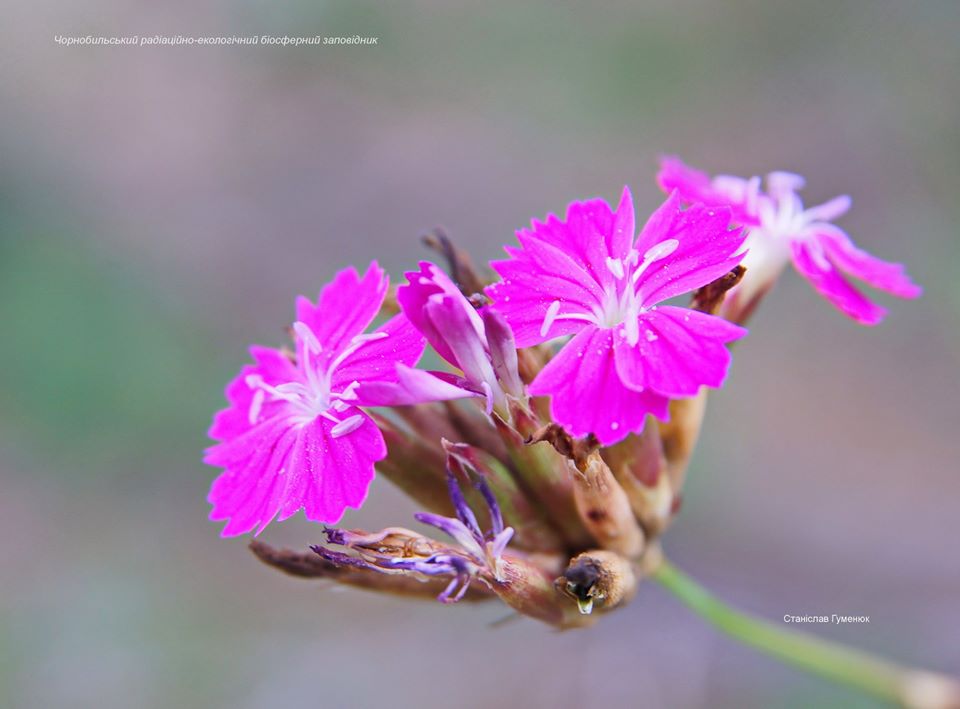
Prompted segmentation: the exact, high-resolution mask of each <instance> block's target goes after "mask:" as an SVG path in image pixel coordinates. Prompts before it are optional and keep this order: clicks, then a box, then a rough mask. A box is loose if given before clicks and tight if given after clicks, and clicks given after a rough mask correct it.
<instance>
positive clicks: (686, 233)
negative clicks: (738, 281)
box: [636, 192, 744, 307]
mask: <svg viewBox="0 0 960 709" xmlns="http://www.w3.org/2000/svg"><path fill="white" fill-rule="evenodd" d="M681 204H682V200H681V199H680V195H679V194H678V193H676V192H674V193H672V194H671V195H670V196H669V197H668V198H667V200H666V201H665V202H664V203H663V204H662V205H661V206H660V207H659V208H658V209H657V211H655V212H654V213H653V215H651V217H650V219H649V220H647V223H646V224H645V225H644V227H643V230H642V231H641V232H640V236H639V237H638V238H637V245H636V249H637V252H638V253H639V255H640V258H641V259H642V258H643V257H644V255H645V254H647V253H649V252H650V250H651V249H653V248H654V247H655V246H657V245H658V244H661V243H663V242H665V241H667V240H671V239H675V240H676V241H677V242H678V244H677V246H676V249H675V250H674V251H673V252H671V253H670V254H669V255H668V256H667V257H665V258H663V259H661V260H659V261H655V262H653V263H652V264H651V265H650V266H649V267H648V268H647V269H646V270H645V271H644V273H643V275H642V276H641V277H640V280H639V282H638V288H639V291H640V293H641V294H642V295H643V305H644V307H650V306H651V305H655V304H656V303H659V302H661V301H664V300H667V299H668V298H672V297H673V296H676V295H680V294H682V293H687V292H689V291H692V290H695V289H697V288H700V287H702V286H705V285H707V284H708V283H711V282H712V281H715V280H716V279H717V278H720V276H722V275H724V274H725V273H728V272H729V271H730V270H731V269H732V268H733V267H734V266H736V265H737V264H738V263H740V261H741V260H742V259H743V255H742V254H737V250H738V249H739V248H740V246H741V245H742V244H743V240H744V233H743V231H742V230H740V229H735V230H730V229H729V228H728V226H729V224H730V211H729V210H728V209H725V208H719V207H717V208H714V207H706V206H704V205H702V204H694V205H692V206H690V207H689V208H687V209H683V208H682V207H681Z"/></svg>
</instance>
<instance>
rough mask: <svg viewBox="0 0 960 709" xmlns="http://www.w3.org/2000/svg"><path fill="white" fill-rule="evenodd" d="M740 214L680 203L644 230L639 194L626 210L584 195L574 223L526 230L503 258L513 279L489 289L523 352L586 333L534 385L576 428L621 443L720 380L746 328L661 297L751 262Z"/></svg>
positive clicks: (573, 211)
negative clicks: (636, 204) (745, 255)
mask: <svg viewBox="0 0 960 709" xmlns="http://www.w3.org/2000/svg"><path fill="white" fill-rule="evenodd" d="M729 223H730V211H729V210H728V209H713V208H709V207H705V206H702V205H694V206H692V207H690V208H689V209H686V210H684V209H681V204H680V197H679V196H678V195H671V196H670V198H669V199H667V201H666V202H665V203H664V204H663V205H662V206H661V207H660V208H659V209H658V210H657V211H656V212H654V214H653V215H652V216H651V217H650V219H649V220H648V221H647V224H646V225H645V226H644V227H643V230H642V231H641V232H640V235H639V236H638V237H634V234H635V233H636V232H635V226H634V214H633V200H632V199H631V196H630V191H629V190H628V189H626V188H624V191H623V196H622V198H621V200H620V206H619V207H618V208H617V210H616V212H614V211H611V209H610V207H609V206H608V205H607V204H606V202H604V201H603V200H599V199H596V200H590V201H587V202H575V203H573V204H571V205H570V207H569V208H568V210H567V220H566V221H565V222H563V221H560V219H558V218H557V217H555V216H553V215H550V216H549V217H548V218H547V221H546V223H540V222H536V221H535V222H533V228H532V229H529V230H521V231H519V232H518V233H517V237H518V239H519V241H520V247H519V248H517V247H511V246H508V247H506V251H507V253H508V254H509V255H510V256H511V258H510V259H508V260H505V261H496V262H493V263H492V264H491V265H492V266H493V268H494V269H496V271H497V272H498V273H499V274H500V276H501V277H502V278H503V281H502V282H500V283H496V284H494V285H492V286H490V287H489V288H488V289H487V294H488V295H489V296H490V297H491V298H492V299H493V300H494V304H495V306H496V308H497V309H498V310H499V311H500V312H501V313H502V314H503V316H504V317H505V318H506V320H507V322H508V323H509V324H510V326H511V327H512V328H513V332H514V335H515V336H516V339H517V344H518V345H519V346H521V347H528V346H531V345H535V344H538V343H540V342H544V341H546V340H551V339H554V338H557V337H562V336H564V335H574V337H573V339H571V340H570V342H568V343H567V344H566V345H565V346H564V347H563V348H562V349H561V350H560V352H559V353H558V354H557V355H556V356H555V357H554V358H553V359H552V360H551V361H550V363H549V364H547V366H546V367H544V369H543V370H542V371H541V372H540V374H538V375H537V377H536V379H535V380H534V381H533V382H532V383H531V385H530V389H529V390H530V393H531V394H532V395H538V396H539V395H549V396H552V397H553V398H552V401H551V411H552V414H553V417H554V420H556V421H557V422H558V423H561V424H562V425H563V426H564V427H565V428H566V429H567V430H568V431H569V432H570V433H571V434H573V435H575V436H584V435H586V434H588V433H594V434H596V436H597V438H599V440H600V441H601V443H603V444H605V445H609V444H612V443H615V442H617V441H619V440H621V439H623V438H625V437H626V436H627V435H628V434H629V433H631V432H638V431H640V430H641V429H642V428H643V421H644V418H645V417H646V415H647V414H648V413H652V414H654V415H655V416H657V417H659V418H661V419H665V418H666V416H667V404H668V401H669V398H671V397H687V396H693V395H695V394H696V393H697V391H698V390H699V389H700V387H701V386H713V387H718V386H720V385H721V384H722V383H723V380H724V378H725V377H726V373H727V368H728V365H729V363H730V354H729V352H728V351H727V349H726V347H725V346H724V345H725V344H726V343H728V342H731V341H732V340H735V339H737V338H739V337H741V336H743V335H744V334H745V333H746V331H745V330H744V329H743V328H740V327H738V326H736V325H732V324H730V323H728V322H726V321H724V320H722V319H720V318H716V317H713V316H711V315H705V314H703V313H700V312H696V311H693V310H688V309H686V308H680V307H675V306H664V305H660V306H658V305H657V304H658V303H661V302H662V301H665V300H667V299H669V298H672V297H674V296H677V295H681V294H683V293H687V292H689V291H691V290H694V289H696V288H700V287H701V286H704V285H706V284H707V283H710V282H712V281H714V280H715V279H717V278H719V277H720V276H722V275H724V274H725V273H727V272H728V271H730V270H731V269H732V268H733V267H734V266H736V265H737V263H739V261H740V259H741V258H742V257H741V256H740V255H736V254H737V250H738V249H739V248H740V246H741V243H742V241H743V236H742V234H741V233H740V231H739V230H737V231H730V230H729V229H728V224H729Z"/></svg>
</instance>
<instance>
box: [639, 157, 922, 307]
mask: <svg viewBox="0 0 960 709" xmlns="http://www.w3.org/2000/svg"><path fill="white" fill-rule="evenodd" d="M657 180H658V181H659V183H660V186H661V187H662V188H663V189H664V191H666V192H672V191H674V190H677V191H679V192H680V194H681V195H682V196H683V198H684V200H685V201H688V202H702V203H704V204H709V205H714V206H723V205H727V206H729V207H730V208H731V209H732V210H733V216H734V221H735V222H736V223H738V224H743V225H745V226H747V227H748V228H749V236H748V237H747V241H746V243H745V248H746V249H747V255H746V257H745V258H744V260H743V265H744V266H746V268H747V273H746V276H745V278H744V280H743V282H742V283H741V284H740V285H739V286H738V287H737V289H736V291H735V292H734V293H732V294H731V295H732V296H733V297H734V298H735V299H736V298H740V299H741V300H744V301H750V300H751V299H753V298H754V297H756V296H757V295H758V294H761V293H762V292H764V291H765V290H766V289H767V288H769V287H770V286H771V285H772V284H773V281H774V280H775V279H776V277H777V276H778V275H779V273H780V271H781V270H782V269H783V267H784V266H785V265H786V264H787V263H788V262H789V261H790V260H792V261H793V265H794V267H795V268H796V269H797V270H798V271H799V272H800V275H802V276H803V277H804V278H806V279H807V280H808V281H810V283H811V284H812V285H813V287H814V288H816V289H817V291H818V292H819V293H820V294H821V295H822V296H823V297H825V298H826V299H827V300H829V301H830V302H831V303H833V304H834V306H836V307H837V308H838V309H839V310H840V311H841V312H843V313H845V314H846V315H848V316H849V317H851V318H853V319H854V320H857V321H858V322H861V323H863V324H864V325H876V324H877V323H879V322H880V321H881V320H883V317H884V315H885V314H886V310H885V309H884V308H882V307H880V306H879V305H877V304H875V303H872V302H871V301H870V300H868V299H867V298H866V297H865V296H864V295H863V294H862V293H860V291H858V290H857V289H856V288H854V287H853V286H852V285H851V284H850V283H849V282H848V281H847V280H846V279H845V278H844V277H843V275H842V274H841V272H843V273H846V274H848V275H850V276H853V277H854V278H858V279H860V280H862V281H865V282H866V283H868V284H870V285H871V286H873V287H874V288H878V289H880V290H882V291H886V292H887V293H890V294H892V295H895V296H898V297H900V298H916V297H918V296H920V294H921V293H922V292H923V291H922V289H921V288H920V286H918V285H916V284H915V283H914V282H913V281H911V280H910V277H909V276H908V275H907V274H906V272H905V269H904V267H903V266H902V265H901V264H898V263H889V262H887V261H882V260H880V259H878V258H876V257H874V256H871V255H870V254H868V253H867V252H865V251H862V250H861V249H858V248H857V247H856V246H855V245H854V243H853V241H852V240H851V239H850V237H849V236H848V235H847V234H846V232H844V231H843V230H842V229H840V228H839V227H837V226H835V225H834V224H831V223H830V222H831V221H832V220H834V219H836V218H837V217H839V216H841V215H843V214H845V213H846V212H847V210H848V209H850V198H849V197H848V196H846V195H842V196H840V197H834V198H833V199H831V200H830V201H828V202H825V203H824V204H821V205H818V206H816V207H809V208H807V209H804V206H803V202H802V201H801V200H800V197H799V196H798V195H797V190H800V189H802V188H803V185H804V180H803V178H802V177H800V176H799V175H794V174H792V173H789V172H771V173H770V174H769V175H767V178H766V191H762V190H761V189H760V178H759V177H752V178H750V179H749V180H744V179H742V178H739V177H731V176H729V175H718V176H716V177H714V178H713V179H711V178H710V176H709V175H707V174H706V173H703V172H700V171H699V170H694V169H692V168H690V167H687V166H686V165H684V164H683V163H682V162H681V161H680V160H678V159H677V158H672V157H669V158H664V159H663V161H662V162H661V167H660V173H659V174H658V175H657ZM746 307H749V305H747V306H746Z"/></svg>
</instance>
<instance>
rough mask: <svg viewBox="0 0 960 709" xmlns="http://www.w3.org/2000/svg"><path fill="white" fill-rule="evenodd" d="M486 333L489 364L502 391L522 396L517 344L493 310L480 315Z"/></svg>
mask: <svg viewBox="0 0 960 709" xmlns="http://www.w3.org/2000/svg"><path fill="white" fill-rule="evenodd" d="M480 315H481V317H482V318H483V327H484V329H485V330H486V333H487V344H488V345H489V348H490V364H492V365H493V370H494V372H495V373H496V375H497V380H498V381H499V382H500V384H501V385H502V386H503V389H504V391H506V392H507V393H508V394H511V395H512V396H516V397H521V396H523V382H522V381H521V379H520V372H519V371H518V367H519V361H518V359H517V343H516V340H515V339H514V337H513V331H512V330H511V329H510V326H509V325H508V324H507V321H506V320H505V319H504V318H503V316H502V315H501V314H500V313H498V312H497V311H496V310H495V309H494V308H484V309H483V311H482V312H481V313H480Z"/></svg>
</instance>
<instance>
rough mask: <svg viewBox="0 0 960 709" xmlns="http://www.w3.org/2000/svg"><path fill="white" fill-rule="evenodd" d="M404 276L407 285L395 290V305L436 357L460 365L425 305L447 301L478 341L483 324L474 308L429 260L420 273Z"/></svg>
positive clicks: (445, 336) (444, 332)
mask: <svg viewBox="0 0 960 709" xmlns="http://www.w3.org/2000/svg"><path fill="white" fill-rule="evenodd" d="M405 275H406V276H407V283H405V284H404V285H402V286H400V287H399V288H398V289H397V302H398V303H400V307H401V308H402V309H403V312H404V314H405V315H406V316H407V317H408V318H409V319H410V322H412V323H413V325H414V327H416V328H417V329H418V330H419V331H420V332H421V333H423V335H424V336H425V337H426V338H427V340H428V341H429V342H430V344H431V345H432V346H433V349H435V350H436V351H437V354H439V355H440V356H441V357H443V358H444V359H445V360H447V361H448V362H449V363H450V364H452V365H454V366H460V365H458V364H457V358H456V355H455V354H454V352H453V350H451V349H450V345H449V344H448V342H447V333H446V331H445V330H444V329H443V325H442V324H440V325H438V324H437V323H435V322H434V321H433V320H431V318H430V316H429V314H428V313H427V305H428V303H430V302H434V301H442V300H445V299H449V300H450V301H451V302H452V303H453V304H455V305H456V307H458V308H460V309H461V310H462V311H463V315H464V317H465V318H467V319H468V321H469V325H470V327H471V328H472V329H473V330H474V331H475V333H476V337H478V338H480V337H483V322H482V321H481V320H480V316H479V315H478V314H477V312H476V309H475V308H474V307H473V306H472V305H470V303H469V302H468V301H467V299H466V298H464V297H463V294H462V293H460V290H459V289H458V288H457V286H456V284H455V283H454V282H453V281H451V280H450V278H449V276H447V274H446V273H444V272H443V271H442V270H441V269H440V268H439V267H438V266H436V265H435V264H432V263H430V262H429V261H421V262H420V270H419V271H410V272H408V273H407V274H405Z"/></svg>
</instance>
